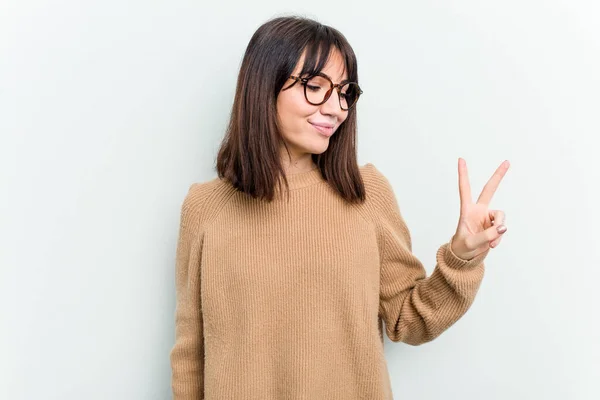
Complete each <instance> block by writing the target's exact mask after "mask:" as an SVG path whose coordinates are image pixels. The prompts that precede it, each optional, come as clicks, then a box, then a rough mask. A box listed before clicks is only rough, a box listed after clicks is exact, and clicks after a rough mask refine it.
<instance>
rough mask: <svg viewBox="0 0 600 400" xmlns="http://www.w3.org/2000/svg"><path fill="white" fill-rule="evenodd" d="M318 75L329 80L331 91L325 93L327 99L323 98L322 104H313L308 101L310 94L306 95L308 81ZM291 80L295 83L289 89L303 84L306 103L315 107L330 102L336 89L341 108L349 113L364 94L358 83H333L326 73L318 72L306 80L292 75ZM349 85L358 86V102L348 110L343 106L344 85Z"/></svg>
mask: <svg viewBox="0 0 600 400" xmlns="http://www.w3.org/2000/svg"><path fill="white" fill-rule="evenodd" d="M317 75H318V76H322V77H323V78H325V79H327V80H328V81H329V84H330V85H331V86H330V88H329V90H328V91H327V93H325V97H324V98H323V101H322V102H320V103H313V102H312V101H310V100H308V94H307V93H306V84H307V83H308V81H309V80H310V79H311V78H313V77H315V76H317ZM290 79H293V80H294V81H295V82H294V83H293V84H292V85H290V86H289V87H288V89H289V88H291V87H292V86H294V85H295V84H296V82H301V84H302V85H303V86H304V98H305V99H306V101H308V102H309V103H310V104H312V105H313V106H320V105H321V104H324V103H325V102H326V101H327V100H329V98H330V97H331V94H332V93H333V89H336V90H337V92H338V100H339V102H340V108H341V109H342V110H343V111H348V110H350V109H352V108H353V107H354V106H355V105H356V103H358V99H359V98H360V95H361V94H363V93H364V92H363V91H362V89H361V88H360V86H359V85H358V83H357V82H349V81H342V82H340V83H333V81H332V80H331V78H330V77H329V76H327V75H325V74H324V73H322V72H318V73H317V74H315V75H312V76H310V77H306V78H301V77H299V76H295V75H290ZM349 83H352V84H354V85H356V87H357V88H358V96H356V101H355V102H354V104H352V105H351V106H350V107H348V108H344V107H343V106H342V87H343V86H344V85H347V84H349Z"/></svg>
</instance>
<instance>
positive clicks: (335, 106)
mask: <svg viewBox="0 0 600 400" xmlns="http://www.w3.org/2000/svg"><path fill="white" fill-rule="evenodd" d="M341 112H342V109H341V108H340V99H339V94H338V92H337V90H335V88H334V89H332V90H331V95H330V96H329V98H328V99H327V101H326V102H325V103H323V104H321V113H322V114H324V115H333V116H338V115H339V114H340V113H341Z"/></svg>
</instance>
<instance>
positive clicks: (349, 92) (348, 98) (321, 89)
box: [304, 75, 360, 109]
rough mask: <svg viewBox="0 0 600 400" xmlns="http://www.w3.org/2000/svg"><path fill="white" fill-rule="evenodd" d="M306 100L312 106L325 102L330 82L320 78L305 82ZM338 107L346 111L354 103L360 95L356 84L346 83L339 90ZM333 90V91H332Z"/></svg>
mask: <svg viewBox="0 0 600 400" xmlns="http://www.w3.org/2000/svg"><path fill="white" fill-rule="evenodd" d="M305 86H306V90H305V91H304V92H305V93H306V100H308V102H309V103H312V104H320V103H323V100H325V96H326V95H327V91H328V90H329V89H330V88H331V82H330V81H328V80H327V79H326V78H324V77H322V76H318V75H317V76H314V77H312V78H310V79H309V80H308V81H307V82H306V85H305ZM340 89H341V90H340V96H339V97H340V105H341V106H342V108H343V109H348V108H350V107H352V106H353V105H354V103H356V101H357V100H358V96H359V95H360V93H359V91H360V89H359V87H358V85H357V84H356V83H352V82H350V83H346V84H345V85H344V86H342V87H341V88H340ZM333 90H335V89H333Z"/></svg>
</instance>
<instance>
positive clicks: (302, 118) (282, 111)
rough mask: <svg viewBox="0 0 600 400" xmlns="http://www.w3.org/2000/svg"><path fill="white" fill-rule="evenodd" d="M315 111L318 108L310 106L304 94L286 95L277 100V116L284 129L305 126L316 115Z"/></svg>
mask: <svg viewBox="0 0 600 400" xmlns="http://www.w3.org/2000/svg"><path fill="white" fill-rule="evenodd" d="M315 109H317V107H314V106H312V105H310V104H308V103H307V102H306V100H305V99H304V94H302V93H299V94H298V93H286V94H285V95H280V96H279V97H278V98H277V114H278V117H279V120H280V122H281V124H282V125H283V126H284V127H288V128H293V127H297V126H300V125H303V124H304V123H306V119H307V118H308V117H310V116H311V115H313V114H314V113H315Z"/></svg>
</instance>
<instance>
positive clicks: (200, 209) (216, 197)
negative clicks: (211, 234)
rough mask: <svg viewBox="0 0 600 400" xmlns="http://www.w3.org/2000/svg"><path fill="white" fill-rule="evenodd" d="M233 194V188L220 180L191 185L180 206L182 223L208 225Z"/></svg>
mask: <svg viewBox="0 0 600 400" xmlns="http://www.w3.org/2000/svg"><path fill="white" fill-rule="evenodd" d="M234 192H235V190H234V189H233V187H232V186H231V185H229V184H227V183H226V182H224V181H223V180H221V179H220V178H214V179H211V180H207V181H203V182H194V183H192V184H191V185H190V186H189V188H188V191H187V194H186V195H185V198H184V199H183V203H182V204H181V218H182V221H187V222H188V223H194V224H201V225H202V224H205V223H209V222H210V221H212V219H213V218H215V217H216V215H217V214H218V212H219V210H220V209H221V208H222V207H223V205H225V203H226V202H227V201H228V200H229V199H230V198H231V197H232V195H233V194H234Z"/></svg>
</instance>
